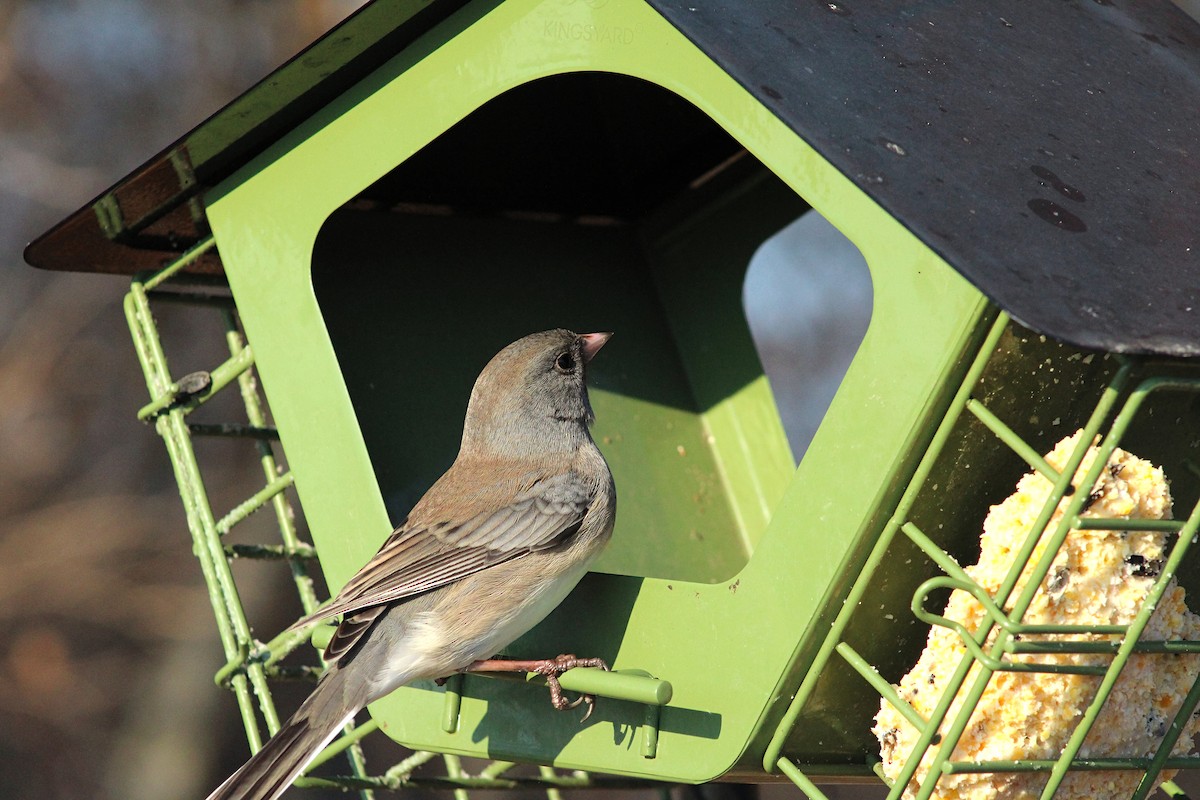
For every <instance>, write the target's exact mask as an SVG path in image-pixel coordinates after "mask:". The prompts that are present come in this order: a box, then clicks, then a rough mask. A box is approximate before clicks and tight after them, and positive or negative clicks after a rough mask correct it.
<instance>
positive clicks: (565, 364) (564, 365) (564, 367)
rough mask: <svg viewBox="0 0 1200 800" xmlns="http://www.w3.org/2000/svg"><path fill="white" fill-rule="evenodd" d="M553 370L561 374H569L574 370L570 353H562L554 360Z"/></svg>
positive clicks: (573, 361) (573, 362)
mask: <svg viewBox="0 0 1200 800" xmlns="http://www.w3.org/2000/svg"><path fill="white" fill-rule="evenodd" d="M554 368H555V369H556V370H558V371H559V372H562V373H567V372H570V371H571V370H573V369H575V359H573V358H571V354H570V353H562V354H560V355H559V357H558V358H556V359H554Z"/></svg>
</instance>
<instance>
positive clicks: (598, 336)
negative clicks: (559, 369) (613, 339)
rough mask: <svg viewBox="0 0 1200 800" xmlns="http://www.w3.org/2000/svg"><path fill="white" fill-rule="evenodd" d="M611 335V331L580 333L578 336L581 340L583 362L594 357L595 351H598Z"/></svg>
mask: <svg viewBox="0 0 1200 800" xmlns="http://www.w3.org/2000/svg"><path fill="white" fill-rule="evenodd" d="M610 336H612V331H608V332H607V333H581V334H579V338H580V339H582V340H583V363H585V364H586V363H588V362H589V361H591V360H592V359H593V358H595V357H596V353H599V352H600V348H601V347H604V343H605V342H607V341H608V339H609V337H610Z"/></svg>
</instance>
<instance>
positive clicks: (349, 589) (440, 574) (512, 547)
mask: <svg viewBox="0 0 1200 800" xmlns="http://www.w3.org/2000/svg"><path fill="white" fill-rule="evenodd" d="M593 497H594V490H593V489H592V488H591V487H589V486H587V485H586V484H585V483H584V481H582V480H581V479H580V478H579V477H578V476H577V475H575V474H574V473H563V474H559V475H554V476H551V477H547V478H544V479H542V480H539V481H536V482H535V483H534V484H533V485H532V486H531V487H529V489H527V490H525V491H523V492H521V493H519V494H518V495H517V496H516V497H515V498H514V499H513V501H512V502H511V503H509V504H508V505H505V506H502V507H500V508H497V509H494V510H491V511H485V512H481V513H478V514H475V515H474V516H472V517H470V518H469V519H467V520H466V521H464V522H459V523H437V524H432V525H423V526H413V525H410V524H409V523H405V524H404V525H401V527H399V528H398V529H396V531H395V532H393V533H392V535H391V536H390V537H389V538H388V540H387V541H386V542H384V544H383V547H381V548H380V549H379V552H378V553H376V554H375V557H374V558H372V559H371V560H370V561H369V562H367V564H366V565H365V566H364V567H363V568H362V569H360V570H359V571H358V572H357V573H356V574H355V575H354V577H352V578H351V579H350V581H349V582H348V583H347V584H346V585H345V586H344V587H343V588H342V590H341V591H340V592H338V595H337V596H336V597H335V598H333V600H332V601H331V602H330V603H329V604H328V605H326V606H324V607H322V608H321V609H319V610H318V611H316V612H314V613H313V614H310V615H308V616H306V617H304V618H303V619H301V620H300V621H298V622H296V623H295V624H294V625H292V626H291V627H292V628H293V629H295V628H300V627H303V626H305V625H307V624H309V623H311V622H315V621H316V620H320V619H327V618H329V617H333V616H336V615H338V614H348V613H352V612H354V611H358V610H360V609H363V608H368V607H370V606H376V605H380V604H383V603H390V602H393V601H395V600H400V599H402V598H405V597H409V596H412V595H415V594H420V593H422V592H427V591H429V590H431V589H436V588H437V587H439V586H445V585H446V584H448V583H453V582H454V581H457V580H460V579H462V578H465V577H466V576H468V575H471V574H473V573H476V572H479V571H480V570H483V569H486V568H487V567H490V566H493V565H495V564H499V563H502V562H505V561H509V560H512V559H514V558H519V557H520V556H523V555H526V554H528V553H531V552H534V551H536V550H541V549H545V548H547V547H553V546H555V545H556V544H559V543H560V542H563V541H565V540H566V539H568V538H570V537H571V536H572V535H574V533H575V532H576V531H577V530H579V526H580V525H581V524H582V522H583V518H584V516H585V515H586V514H587V510H588V506H589V505H590V504H591V501H592V498H593Z"/></svg>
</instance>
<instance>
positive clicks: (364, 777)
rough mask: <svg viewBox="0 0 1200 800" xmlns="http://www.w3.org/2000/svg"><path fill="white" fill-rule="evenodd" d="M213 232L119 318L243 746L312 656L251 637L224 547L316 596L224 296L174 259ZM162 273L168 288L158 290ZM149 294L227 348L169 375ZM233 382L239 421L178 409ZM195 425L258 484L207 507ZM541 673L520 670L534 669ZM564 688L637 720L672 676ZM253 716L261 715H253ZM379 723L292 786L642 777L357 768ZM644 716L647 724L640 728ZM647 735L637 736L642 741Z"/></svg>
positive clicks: (307, 554)
mask: <svg viewBox="0 0 1200 800" xmlns="http://www.w3.org/2000/svg"><path fill="white" fill-rule="evenodd" d="M214 246H215V242H214V240H213V239H212V237H208V238H206V239H205V240H204V241H202V242H200V243H199V244H197V245H196V246H195V247H194V248H192V249H191V250H189V251H188V252H187V253H185V254H183V255H182V256H181V257H180V258H179V259H177V260H176V261H175V262H173V263H171V264H169V265H167V266H166V267H164V268H163V269H161V270H159V271H156V272H153V273H149V274H143V275H138V276H137V277H135V279H134V281H133V283H132V286H131V288H130V291H129V293H128V294H127V295H126V296H125V301H124V309H125V317H126V321H127V322H128V324H129V330H130V333H131V335H132V337H133V342H134V346H135V349H136V352H137V355H138V360H139V362H140V364H141V367H142V371H143V374H144V376H145V378H146V386H147V389H148V390H149V393H150V402H149V403H147V404H146V405H145V406H143V407H142V408H141V409H140V410H139V411H138V419H140V420H142V421H143V422H148V423H153V424H154V427H155V430H156V431H157V432H158V434H159V435H160V436H161V437H162V438H163V441H164V443H165V444H166V447H167V453H168V456H169V457H170V460H171V465H172V467H173V469H174V472H175V478H176V481H177V483H178V485H179V491H180V496H181V498H182V500H183V505H184V510H185V512H186V516H187V523H188V529H189V531H190V532H191V536H192V547H193V552H194V553H195V555H196V557H197V560H198V561H199V562H200V567H201V572H202V573H203V576H204V580H205V585H206V587H207V589H208V593H209V597H210V599H211V602H212V607H213V612H214V616H215V618H216V623H217V630H218V634H219V637H220V640H221V644H222V648H223V651H224V655H225V658H226V659H227V660H226V663H225V664H224V665H223V666H222V667H221V668H220V669H218V670H217V672H216V674H215V681H216V683H217V684H218V685H220V686H225V687H228V688H229V689H230V690H231V691H232V692H233V694H234V696H235V698H236V699H237V704H238V708H239V711H240V713H241V717H242V723H243V726H244V727H245V731H246V738H247V741H248V742H249V745H250V750H251V752H254V751H257V750H258V749H259V748H260V747H262V743H263V739H264V737H263V730H262V726H265V728H266V734H267V735H268V736H269V735H272V734H274V733H275V732H276V731H277V730H278V729H279V724H280V721H279V715H278V713H277V712H276V710H275V703H274V699H273V697H272V692H271V688H270V683H269V681H270V680H273V679H289V678H290V679H294V678H301V679H309V680H313V679H315V678H316V677H317V676H318V675H319V674H320V672H321V669H322V668H321V667H320V666H313V667H302V668H295V667H284V666H281V665H280V663H279V662H280V661H281V660H282V659H283V658H284V657H285V656H287V655H288V654H289V653H291V652H292V651H293V650H295V649H296V648H297V647H298V646H299V645H301V644H304V643H306V642H308V640H309V637H308V635H306V634H292V633H284V634H282V635H280V636H277V637H275V638H274V639H272V640H271V641H269V642H265V643H264V642H261V641H259V640H258V639H256V638H254V636H253V633H252V630H251V625H250V622H249V620H248V618H247V616H246V612H245V609H244V608H243V607H242V603H241V599H240V597H239V594H238V589H237V585H236V583H235V582H234V577H233V573H232V570H231V569H230V562H231V561H232V560H233V559H235V558H260V559H271V560H277V561H283V562H285V563H286V564H287V565H288V567H289V570H290V572H291V575H292V579H293V582H294V584H295V589H296V592H297V594H298V596H299V598H300V603H301V606H302V607H303V609H304V611H305V612H306V613H307V612H309V611H312V610H313V609H315V608H316V607H317V606H318V604H319V603H318V600H317V597H316V593H315V591H314V588H313V581H312V579H311V578H310V577H309V573H308V568H309V562H310V561H311V560H312V559H314V558H315V556H316V551H315V550H314V549H313V547H312V545H310V544H308V543H306V542H304V541H302V540H301V539H300V537H299V534H298V532H297V527H296V507H295V505H294V504H293V503H292V502H291V500H290V499H289V498H288V496H287V493H286V492H287V490H288V489H289V488H291V486H292V484H293V478H292V474H291V472H285V471H283V470H282V469H281V468H280V466H279V465H278V463H277V461H276V457H275V453H274V449H273V445H272V442H274V441H277V440H278V438H279V435H278V432H277V431H276V429H275V428H273V427H271V426H269V425H268V424H267V410H266V406H265V403H264V400H263V398H262V396H261V394H260V392H259V388H258V384H257V379H256V376H255V374H254V361H255V360H254V353H253V350H252V349H251V347H250V345H249V344H248V343H247V342H246V341H245V338H244V336H243V334H242V332H241V330H240V327H239V324H238V319H237V316H236V307H235V305H234V303H233V301H232V298H229V297H228V296H224V295H222V294H217V293H213V292H212V291H211V288H210V287H208V286H207V285H204V286H202V288H200V289H199V290H196V289H195V287H192V286H190V285H189V283H188V279H187V277H186V276H185V275H184V274H183V270H184V269H185V268H186V267H187V266H188V264H190V263H191V262H192V261H193V260H194V259H195V258H197V257H199V256H200V255H201V254H203V253H205V252H207V251H209V250H210V249H212V248H214ZM164 284H169V285H172V288H173V289H174V290H173V291H170V292H164V291H162V287H163V285H164ZM151 300H156V301H159V302H162V303H183V304H189V305H194V306H201V307H210V308H213V309H215V310H216V311H217V312H218V313H220V315H221V316H222V318H223V322H224V326H225V340H226V344H227V346H228V349H229V354H230V355H229V358H228V360H226V361H224V362H222V363H221V364H219V365H217V366H216V367H215V368H214V369H212V370H211V371H203V372H197V373H191V374H189V375H186V376H183V377H182V378H180V379H178V380H176V379H173V378H172V376H171V372H170V369H169V366H168V363H167V357H166V353H165V351H164V348H163V345H162V342H161V339H160V337H159V333H158V326H157V324H156V322H155V319H154V315H153V310H152V307H151ZM234 384H236V385H237V387H238V390H239V393H240V396H241V400H242V405H243V408H244V410H245V414H246V420H245V422H233V423H224V424H214V423H189V422H188V419H187V418H188V415H189V414H190V413H191V412H192V411H194V410H195V409H197V408H199V407H200V406H201V405H203V404H204V403H206V402H207V401H209V400H210V399H212V398H213V397H214V396H215V395H216V394H217V393H219V392H220V391H221V390H223V389H226V388H230V387H232V386H233V385H234ZM195 436H233V437H239V438H243V439H246V440H249V441H251V442H253V444H254V446H255V448H256V449H257V451H258V454H259V459H260V462H261V465H262V469H263V475H264V478H265V480H266V485H265V486H264V487H263V488H261V489H259V490H258V491H255V492H253V493H252V494H251V495H250V497H249V498H248V499H247V500H245V501H244V502H242V503H239V504H238V505H237V506H236V507H235V508H233V509H232V510H231V511H230V512H229V513H227V514H226V515H224V516H223V517H221V518H220V519H217V517H216V515H215V514H214V512H213V509H212V506H211V505H210V503H209V500H208V496H207V493H206V491H205V486H204V479H203V476H202V472H201V468H200V464H199V461H198V460H197V456H196V451H195V448H194V446H193V442H192V439H193V437H195ZM268 505H269V506H271V508H272V510H273V512H274V517H275V521H276V523H277V527H278V531H279V537H280V543H279V544H226V543H225V542H224V536H225V535H226V534H228V533H229V531H230V530H231V529H232V528H233V527H234V526H235V525H237V524H238V523H240V522H242V521H244V520H245V519H247V518H248V517H249V516H250V515H251V514H253V513H255V512H256V511H258V510H260V509H262V508H265V507H267V506H268ZM540 679H541V676H533V675H529V676H526V678H525V679H524V680H527V681H537V680H540ZM562 685H563V687H564V688H566V689H568V690H569V691H575V692H589V693H596V694H599V695H603V696H607V697H610V698H619V699H625V700H630V701H633V702H642V703H647V704H649V705H648V711H647V714H648V717H647V719H648V722H651V723H653V715H652V712H651V711H650V710H649V709H657V707H658V706H659V705H662V704H663V703H666V702H668V701H669V700H670V696H671V687H670V684H668V683H666V682H664V681H658V680H654V679H652V678H650V677H649V676H647V675H645V674H629V673H623V674H614V675H612V676H606V675H605V673H602V672H600V671H599V670H572V671H570V672H568V673H566V674H565V675H564V676H563V678H562ZM260 717H261V720H262V726H260V722H259V718H260ZM378 728H379V725H378V723H377V722H375V721H373V720H371V721H368V722H366V723H364V724H362V725H357V726H356V725H354V724H350V725H348V726H347V727H346V729H345V731H344V732H343V735H342V736H341V737H339V738H338V739H336V740H335V741H334V742H333V743H332V744H331V745H329V746H328V747H327V748H326V749H325V750H324V751H323V752H322V753H321V755H319V756H318V757H317V758H316V760H315V761H314V762H313V763H312V765H310V767H309V770H310V771H311V770H313V769H315V768H317V767H319V766H321V765H323V764H325V763H326V762H327V761H329V760H330V759H332V758H334V757H335V756H338V755H342V754H345V755H346V756H347V758H348V766H349V767H350V774H349V775H345V776H339V777H336V778H309V777H304V778H301V779H299V780H298V781H297V785H299V786H338V787H341V788H343V789H357V790H359V791H360V793H361V795H362V796H363V797H364V798H366V800H370V798H371V797H372V792H373V790H375V789H402V788H413V787H424V788H438V789H453V790H454V791H455V793H456V797H457V798H458V800H466V794H465V792H466V790H467V789H506V790H507V789H514V788H540V789H544V790H545V791H546V792H547V797H548V798H549V800H560V795H559V791H560V790H562V789H597V788H599V789H621V788H644V787H645V786H646V784H645V783H642V782H639V781H630V780H621V779H604V778H601V779H596V778H593V777H592V776H590V775H588V774H586V773H582V772H575V773H573V774H570V775H562V774H559V773H558V772H556V771H555V770H554V769H553V768H550V767H542V768H541V769H540V774H539V775H538V776H537V777H515V776H506V774H505V773H507V772H508V771H509V770H510V769H511V768H512V767H513V766H514V764H513V763H512V762H504V761H496V762H492V763H491V764H490V765H489V766H488V767H487V768H486V769H484V770H483V771H482V772H481V773H480V774H478V775H469V774H467V773H466V772H465V770H464V769H463V767H462V763H461V759H459V757H458V756H455V755H439V754H436V753H430V752H417V753H414V754H413V755H412V756H410V757H409V758H407V759H404V760H402V761H400V762H399V763H397V764H396V765H394V766H392V767H391V768H389V769H387V770H386V771H385V772H383V773H382V774H381V775H377V776H371V775H368V774H367V772H366V766H365V763H364V759H363V755H362V750H361V747H360V746H359V742H360V740H361V739H362V738H363V737H364V736H366V735H368V734H370V733H373V732H374V731H377V730H378ZM652 728H653V724H650V725H648V726H647V730H651V729H652ZM653 745H654V743H653V742H650V741H647V742H646V743H645V745H644V747H647V748H651V749H652V748H653ZM439 757H440V758H442V760H443V764H444V767H445V771H446V774H445V775H442V776H429V775H423V776H419V777H418V776H414V775H413V772H414V771H415V770H416V769H418V768H419V767H422V766H424V765H425V764H427V763H428V762H430V761H432V760H434V759H435V758H439Z"/></svg>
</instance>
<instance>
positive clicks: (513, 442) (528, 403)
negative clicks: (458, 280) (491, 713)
mask: <svg viewBox="0 0 1200 800" xmlns="http://www.w3.org/2000/svg"><path fill="white" fill-rule="evenodd" d="M611 335H612V334H611V333H585V334H576V333H572V332H571V331H569V330H566V329H562V328H557V329H554V330H549V331H543V332H540V333H534V334H530V335H529V336H525V337H524V338H521V339H519V340H517V341H516V342H513V343H512V344H510V345H508V346H507V347H505V348H504V349H502V350H501V351H500V352H499V353H497V354H496V355H495V356H494V357H493V358H492V359H491V360H490V361H489V362H488V363H487V365H486V366H485V367H484V368H483V371H482V372H481V373H480V374H479V377H478V379H476V381H475V384H474V387H473V388H472V390H471V395H470V399H469V401H468V403H467V412H466V419H465V421H464V423H463V434H462V442H461V444H460V447H459V452H458V455H457V457H456V458H455V460H454V462H453V464H452V465H451V466H450V468H449V469H448V470H447V471H446V473H445V474H443V475H442V476H441V478H439V479H438V480H437V481H436V482H435V483H434V484H433V486H431V487H430V489H429V491H428V492H426V493H425V495H424V496H423V497H422V498H421V499H420V500H419V501H418V502H417V504H416V505H415V506H414V507H413V508H412V510H411V511H410V512H409V514H408V516H407V517H406V518H405V519H404V521H403V522H401V523H400V524H399V525H398V526H397V527H396V528H395V530H394V531H393V532H392V534H391V535H390V536H388V537H387V539H386V541H384V543H383V545H382V546H381V547H380V549H379V551H378V552H377V553H376V554H375V556H374V557H372V558H371V559H370V561H368V562H367V563H366V564H365V565H364V566H363V567H362V568H361V569H360V570H359V571H358V572H357V573H355V575H354V576H353V577H351V578H350V580H349V581H348V582H347V583H346V584H345V586H343V587H342V588H341V590H340V591H339V592H338V593H337V595H336V596H335V597H333V598H332V600H331V601H330V602H329V603H328V604H327V605H325V606H323V607H321V608H320V609H318V610H317V611H315V612H313V613H312V614H309V615H307V616H305V617H303V618H302V619H300V620H299V621H297V622H296V623H294V624H293V625H292V626H291V627H292V629H302V628H304V627H306V626H310V625H312V624H314V623H317V622H320V621H322V620H326V619H329V618H331V617H335V616H340V617H341V620H340V622H339V623H338V624H337V628H336V630H335V631H334V634H333V638H332V639H331V640H330V642H329V644H328V646H327V647H326V649H325V653H324V659H325V662H326V665H327V668H326V670H325V672H324V674H323V675H322V677H321V679H320V680H319V681H318V683H317V686H316V688H315V689H314V690H313V692H312V694H311V695H309V697H308V698H307V699H306V700H305V701H304V702H303V703H302V704H301V705H300V707H299V709H298V710H297V711H296V713H295V714H294V715H293V716H292V717H291V718H290V719H288V721H287V722H285V723H284V724H283V725H282V726H281V727H280V729H279V731H278V732H277V733H276V734H275V735H274V736H273V737H271V739H269V740H268V741H267V742H266V743H265V744H264V745H263V747H262V748H261V749H260V750H259V751H258V752H257V753H255V754H254V755H253V756H252V757H251V758H250V760H249V761H247V762H246V763H245V764H244V765H243V766H242V767H241V768H240V769H238V770H237V771H236V772H234V773H233V775H231V776H230V777H229V778H228V779H226V780H225V781H224V782H223V783H222V784H221V785H220V786H218V787H217V788H216V789H215V790H214V791H213V792H212V794H210V795H209V797H208V800H273V798H276V797H278V796H279V795H280V794H282V793H283V792H284V791H285V790H286V789H287V788H288V787H289V786H290V785H291V784H292V782H293V781H294V780H295V779H296V778H297V777H298V776H299V775H300V774H301V772H303V770H304V769H305V767H307V766H308V764H309V763H310V762H311V761H312V760H313V759H314V758H315V757H316V756H317V754H318V753H320V752H321V750H323V749H324V748H325V746H326V745H327V744H328V743H329V742H330V741H331V740H332V739H333V738H334V736H336V735H337V733H338V732H339V731H340V730H341V729H342V728H343V727H344V726H345V725H346V724H347V723H348V722H350V720H352V719H353V718H354V716H355V715H356V714H357V713H358V711H359V710H360V709H362V708H363V707H364V706H366V705H367V704H369V703H372V702H374V701H375V700H377V699H379V698H380V697H383V696H384V695H386V694H388V693H389V692H391V691H393V690H395V689H396V688H398V687H400V686H403V685H405V684H407V683H410V682H411V681H414V680H418V679H444V678H446V677H448V676H451V675H453V674H455V673H458V672H465V671H495V670H506V669H529V670H530V671H537V672H541V673H542V674H545V675H547V676H548V678H547V681H548V682H549V683H550V684H551V700H552V702H553V704H554V705H555V707H557V708H560V709H561V708H569V707H573V706H575V705H577V704H578V702H579V701H578V700H577V701H575V702H574V703H568V702H567V701H566V700H565V698H563V697H562V693H561V689H559V687H558V685H557V681H555V680H554V678H555V676H556V675H558V674H560V673H561V672H563V671H565V670H566V669H569V668H572V667H575V666H599V667H604V668H607V667H606V666H605V665H604V663H603V662H602V661H600V660H599V659H589V658H576V657H575V656H573V655H562V656H558V657H557V658H552V659H542V660H537V661H501V660H497V659H494V658H492V657H493V656H495V655H496V654H497V653H501V652H503V650H504V648H505V647H507V646H508V645H509V644H511V643H512V642H513V641H514V640H516V639H517V638H518V637H520V636H521V635H523V634H524V633H525V632H526V631H528V630H530V629H531V628H532V627H533V626H534V625H536V624H537V623H538V622H540V621H541V620H542V619H543V618H545V616H546V615H547V614H549V613H550V612H551V611H552V610H553V609H554V608H555V607H556V606H557V605H558V604H559V603H560V602H561V601H562V600H563V599H564V598H565V597H566V596H567V594H569V593H570V592H571V590H572V589H573V588H574V587H575V585H576V584H577V583H578V582H579V580H580V579H581V578H582V577H583V575H584V574H585V573H586V572H587V570H588V567H589V565H590V564H591V563H592V562H593V560H594V559H595V558H596V556H597V555H599V553H600V552H601V550H602V549H603V548H604V546H605V545H606V544H607V542H608V540H609V538H610V536H611V534H612V530H613V523H614V521H615V517H616V487H615V484H614V482H613V477H612V473H611V472H610V471H609V468H608V464H607V463H606V462H605V460H604V456H603V455H602V454H601V453H600V450H599V448H597V446H596V443H595V442H594V441H593V439H592V436H591V433H590V430H589V429H590V426H591V424H592V422H593V421H594V419H595V416H594V414H593V412H592V406H591V402H590V400H589V398H588V391H587V383H586V371H587V365H588V363H589V362H590V361H591V360H592V359H593V358H594V357H595V355H596V353H597V352H598V351H599V350H600V348H601V347H603V346H604V344H605V343H606V342H607V341H608V339H609V337H610V336H611ZM514 665H515V666H514ZM581 699H583V698H581ZM587 699H588V702H589V713H590V706H591V699H590V698H587Z"/></svg>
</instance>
